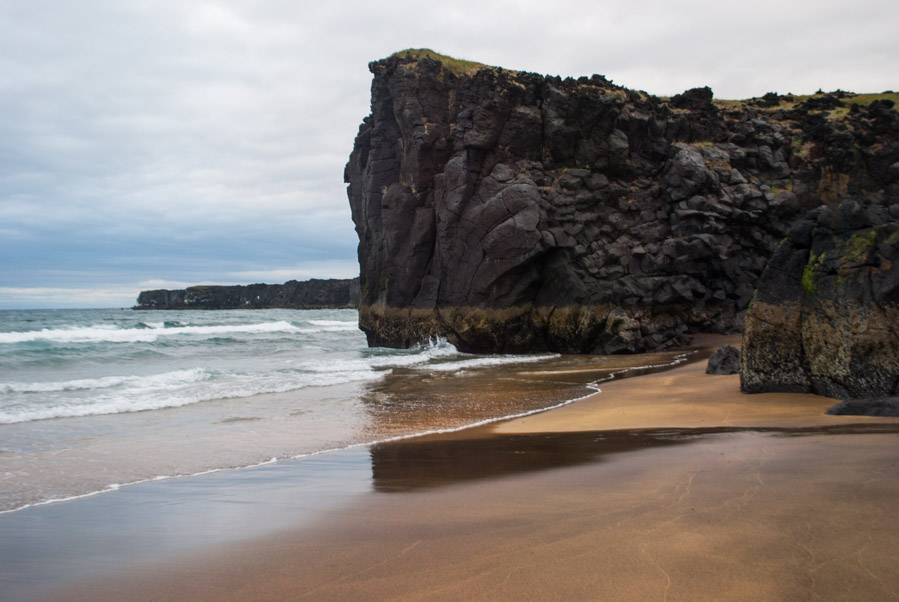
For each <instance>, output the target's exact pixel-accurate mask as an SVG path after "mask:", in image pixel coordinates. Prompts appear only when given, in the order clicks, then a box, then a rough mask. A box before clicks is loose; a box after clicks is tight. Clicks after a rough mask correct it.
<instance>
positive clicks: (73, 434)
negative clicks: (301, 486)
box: [0, 309, 683, 512]
mask: <svg viewBox="0 0 899 602" xmlns="http://www.w3.org/2000/svg"><path fill="white" fill-rule="evenodd" d="M357 323H358V314H357V312H356V311H354V310H286V309H284V310H278V309H273V310H225V311H199V310H193V311H133V310H127V309H122V310H119V309H90V310H23V311H0V512H9V511H14V510H17V509H22V508H26V507H29V506H33V505H36V504H45V503H50V502H55V501H64V500H68V499H75V498H78V497H82V496H85V495H94V494H97V493H101V492H104V491H110V490H115V489H117V488H120V487H122V486H124V485H130V484H135V483H140V482H145V481H150V480H160V479H168V478H173V477H178V476H184V475H197V474H203V473H206V472H215V471H220V470H228V469H239V468H242V467H250V466H255V465H260V464H266V463H271V462H277V461H279V460H283V459H291V458H298V457H303V456H305V455H311V454H321V453H327V452H328V451H331V450H337V449H345V448H347V447H352V446H355V445H365V444H369V443H374V442H379V441H385V440H389V439H394V438H399V437H410V436H416V435H418V434H422V433H432V432H435V431H446V430H454V429H460V428H465V427H467V426H470V425H473V424H482V423H484V422H489V421H493V420H497V419H501V418H503V417H508V416H515V415H521V414H525V413H530V412H535V411H541V410H543V409H545V408H548V407H552V406H555V405H559V404H564V403H568V402H570V401H571V400H573V399H577V398H579V397H582V396H583V395H585V394H588V393H590V392H591V391H595V390H596V389H597V387H596V383H597V382H599V381H601V380H603V379H605V378H609V377H610V375H612V374H613V373H614V372H616V371H619V372H620V371H622V370H629V369H634V368H639V367H642V366H646V365H660V364H662V365H664V364H671V363H676V362H679V361H682V358H683V356H682V355H678V354H674V353H670V354H656V355H654V356H649V357H641V358H627V359H622V358H609V357H605V358H603V357H570V356H569V357H561V356H558V355H555V354H535V355H496V356H485V355H470V354H463V353H460V352H458V351H457V350H456V349H455V348H454V347H453V346H452V345H450V344H448V343H447V342H446V341H442V340H435V341H431V342H430V343H429V344H427V345H422V346H419V347H417V348H415V349H408V350H395V349H384V348H368V347H367V346H366V340H365V336H364V334H363V333H362V332H361V331H360V330H359V328H358V326H357Z"/></svg>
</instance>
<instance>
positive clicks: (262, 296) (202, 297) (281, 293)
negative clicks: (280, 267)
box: [134, 278, 359, 309]
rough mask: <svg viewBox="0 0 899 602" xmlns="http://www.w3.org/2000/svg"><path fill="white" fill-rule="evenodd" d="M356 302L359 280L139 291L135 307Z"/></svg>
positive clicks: (343, 305) (346, 304)
mask: <svg viewBox="0 0 899 602" xmlns="http://www.w3.org/2000/svg"><path fill="white" fill-rule="evenodd" d="M358 304H359V279H358V278H352V279H346V280H338V279H328V280H319V279H312V280H306V281H302V282H298V281H296V280H290V281H288V282H285V283H284V284H248V285H237V286H191V287H188V288H186V289H183V290H168V289H158V290H152V291H141V293H140V295H138V297H137V305H136V306H134V309H272V308H288V309H339V308H353V307H357V306H358Z"/></svg>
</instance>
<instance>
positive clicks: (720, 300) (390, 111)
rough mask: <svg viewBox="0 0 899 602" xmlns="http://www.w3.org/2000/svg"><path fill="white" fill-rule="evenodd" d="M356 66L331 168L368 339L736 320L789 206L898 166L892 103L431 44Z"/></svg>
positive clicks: (625, 348)
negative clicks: (666, 90) (447, 53)
mask: <svg viewBox="0 0 899 602" xmlns="http://www.w3.org/2000/svg"><path fill="white" fill-rule="evenodd" d="M369 68H370V70H371V71H372V73H373V74H374V79H373V81H372V89H371V95H372V98H371V115H370V116H368V117H367V118H365V120H364V122H363V123H362V125H361V126H360V129H359V133H358V135H357V137H356V141H355V146H354V149H353V152H352V154H351V156H350V159H349V162H348V164H347V167H346V173H345V179H346V181H347V182H348V184H349V187H348V195H349V201H350V206H351V209H352V215H353V220H354V222H355V225H356V231H357V233H358V235H359V241H360V242H359V261H360V266H361V296H360V327H361V328H362V329H363V330H364V331H365V332H366V334H367V336H368V341H369V344H370V345H384V346H391V347H407V346H410V345H414V344H416V343H419V342H422V341H424V340H426V339H427V338H429V337H434V336H445V337H447V338H448V339H449V340H450V341H451V342H452V343H454V344H455V345H456V346H457V347H459V348H460V349H462V350H466V351H479V352H522V351H540V350H553V351H560V352H574V353H617V352H640V351H647V350H653V349H661V348H665V347H668V346H671V345H675V344H681V343H685V342H686V335H687V334H688V333H690V332H693V331H698V330H703V331H712V332H722V333H724V332H736V331H738V330H739V328H740V326H741V323H742V318H743V315H744V312H745V310H746V307H747V305H748V304H749V301H750V300H751V298H752V295H753V291H754V288H755V284H756V281H757V279H758V277H759V276H760V275H761V273H762V270H763V268H764V266H765V263H766V260H767V259H768V257H769V256H770V255H771V253H772V252H773V251H774V249H775V248H776V246H777V244H778V243H779V242H780V241H781V240H782V239H783V237H784V236H785V235H786V233H787V231H788V229H789V225H790V224H791V223H792V222H793V220H794V219H796V218H797V217H798V216H801V215H802V214H803V213H805V212H806V211H807V210H808V209H810V208H812V207H815V206H818V205H820V204H821V203H822V202H833V201H835V200H837V199H838V198H839V197H840V196H841V195H844V194H856V193H863V192H876V191H881V190H895V189H896V187H897V181H899V142H897V135H896V134H897V133H899V119H897V113H896V111H895V110H894V109H893V108H892V101H891V100H875V101H874V102H867V100H864V99H862V100H859V99H855V98H854V97H852V96H851V95H847V94H844V93H834V94H827V95H817V96H813V97H808V98H793V97H783V96H777V95H767V96H765V97H764V98H761V99H754V100H753V101H746V102H742V103H727V102H724V103H722V102H715V101H713V98H712V93H711V90H709V89H708V88H700V89H696V90H690V91H688V92H685V93H684V94H681V95H678V96H675V97H673V98H671V99H668V100H665V99H661V98H657V97H654V96H650V95H648V94H645V93H643V92H638V91H633V90H627V89H625V88H622V87H620V86H616V85H614V84H612V83H611V82H610V81H608V80H607V79H605V78H604V77H602V76H599V75H594V76H592V77H590V78H587V77H582V78H579V79H561V78H558V77H544V76H540V75H536V74H533V73H523V72H513V71H508V70H504V69H500V68H493V67H486V66H483V65H478V64H473V63H465V62H460V61H455V60H451V59H447V58H446V57H441V56H440V55H436V54H434V53H431V52H429V51H409V52H403V53H398V54H397V55H394V56H392V57H389V58H387V59H384V60H380V61H377V62H373V63H371V64H370V65H369ZM868 100H869V99H868ZM863 101H864V102H863ZM857 102H858V103H862V104H856V103H857ZM865 102H867V104H865Z"/></svg>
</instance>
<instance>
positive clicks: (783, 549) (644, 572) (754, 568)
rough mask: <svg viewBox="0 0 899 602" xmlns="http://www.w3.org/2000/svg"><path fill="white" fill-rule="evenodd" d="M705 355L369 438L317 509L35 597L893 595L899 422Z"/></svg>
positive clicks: (261, 515) (261, 513) (261, 509)
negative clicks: (786, 387)
mask: <svg viewBox="0 0 899 602" xmlns="http://www.w3.org/2000/svg"><path fill="white" fill-rule="evenodd" d="M707 342H710V343H715V344H717V343H718V342H720V339H708V340H707ZM704 369H705V362H696V363H692V364H686V365H682V366H679V367H677V368H675V369H673V370H670V371H667V372H664V373H659V374H650V375H645V376H640V377H637V378H630V379H626V380H621V381H620V382H619V381H612V382H608V383H604V384H603V385H602V393H600V394H598V395H595V396H592V397H590V398H587V399H584V400H582V401H579V402H577V403H575V404H572V405H570V406H566V407H564V408H560V409H556V410H552V411H550V412H546V413H543V414H539V415H534V416H529V417H526V418H520V419H516V420H511V421H508V422H504V423H500V424H498V425H492V426H489V427H483V428H479V429H471V430H468V431H464V432H461V433H455V434H452V435H443V436H439V437H438V436H434V437H424V438H418V439H414V440H409V441H403V442H394V443H389V444H382V445H378V446H374V447H372V448H370V449H369V450H368V456H369V457H368V458H367V460H368V461H370V465H371V473H370V481H371V487H370V490H369V491H368V492H365V493H361V494H359V495H357V496H354V497H351V498H345V499H342V500H341V503H340V504H336V505H333V506H329V507H325V508H324V509H322V510H320V511H317V512H316V515H315V520H314V521H307V522H304V523H302V524H299V523H298V524H296V525H294V526H292V527H290V526H287V527H281V528H279V529H278V531H277V532H276V533H275V534H268V535H261V536H258V537H255V538H252V539H243V540H240V541H237V542H231V543H224V544H221V545H216V546H215V547H214V548H205V549H202V550H199V551H193V552H183V553H177V554H176V553H172V554H169V555H166V556H165V557H163V558H161V559H154V560H152V561H147V562H142V563H139V564H137V565H135V566H131V567H128V568H126V569H122V570H118V571H113V572H111V574H110V575H109V576H107V577H104V578H101V579H95V580H92V581H85V580H82V581H81V582H80V583H78V584H68V585H66V586H65V587H64V588H63V589H59V590H56V591H53V592H50V594H49V595H48V596H47V598H46V599H70V600H79V599H80V600H88V599H113V600H116V599H120V600H125V599H128V600H181V599H191V600H284V599H304V598H308V599H384V598H402V599H412V600H431V599H490V600H495V599H501V600H512V599H516V600H517V599H535V598H536V599H619V600H647V599H658V600H669V599H670V600H676V599H690V600H712V599H714V600H722V599H728V600H750V599H752V600H762V599H764V600H783V599H814V598H821V599H877V600H888V599H899V571H896V570H895V564H896V560H897V559H899V521H897V519H896V514H895V509H896V503H897V500H899V419H884V418H863V417H852V416H827V415H825V414H824V413H823V412H824V410H825V409H826V408H827V407H830V406H831V405H833V403H835V402H834V401H833V400H829V399H826V398H821V397H816V396H811V395H755V396H743V395H741V394H740V393H739V385H738V380H737V378H736V377H735V376H709V375H705V374H704ZM356 453H357V455H358V452H356ZM282 503H283V500H282ZM253 505H254V504H253V503H252V502H250V503H249V506H250V507H251V510H252V507H253ZM255 505H256V506H257V508H256V511H257V513H258V520H259V521H260V522H265V521H266V520H267V519H266V514H265V499H264V496H263V495H260V497H259V499H257V500H256V502H255ZM161 510H162V511H164V510H165V509H164V508H163V509H161ZM182 536H183V537H189V536H190V535H189V534H188V533H185V534H183V535H182Z"/></svg>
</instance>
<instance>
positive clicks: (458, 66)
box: [390, 48, 491, 75]
mask: <svg viewBox="0 0 899 602" xmlns="http://www.w3.org/2000/svg"><path fill="white" fill-rule="evenodd" d="M390 56H391V57H402V58H407V59H412V60H414V61H420V60H422V59H426V58H428V59H434V60H436V61H440V62H441V63H443V66H444V68H446V69H448V70H449V71H452V72H453V73H455V74H457V75H474V74H475V73H477V72H478V71H480V70H481V69H490V68H491V67H490V66H488V65H485V64H483V63H476V62H474V61H466V60H464V59H457V58H453V57H451V56H447V55H445V54H440V53H439V52H434V51H433V50H431V49H430V48H407V49H405V50H400V51H399V52H394V53H393V54H392V55H390Z"/></svg>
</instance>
